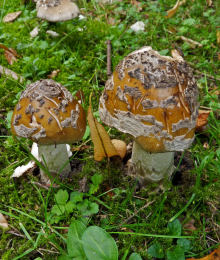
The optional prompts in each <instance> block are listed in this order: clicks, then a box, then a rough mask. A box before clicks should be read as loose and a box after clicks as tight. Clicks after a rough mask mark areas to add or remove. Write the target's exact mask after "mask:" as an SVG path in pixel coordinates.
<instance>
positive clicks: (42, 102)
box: [11, 79, 86, 144]
mask: <svg viewBox="0 0 220 260" xmlns="http://www.w3.org/2000/svg"><path fill="white" fill-rule="evenodd" d="M85 128H86V118H85V113H84V110H83V108H82V106H81V105H80V104H79V103H78V102H77V101H76V100H74V98H73V96H72V95H71V93H70V92H69V91H68V90H67V89H66V88H65V87H63V86H62V85H61V84H59V83H57V82H55V81H54V80H51V79H44V80H39V81H37V82H35V83H32V84H30V85H28V86H27V88H26V89H25V90H24V92H23V93H22V94H21V97H20V100H19V102H18V104H17V105H16V107H15V109H14V112H13V115H12V124H11V129H12V133H13V134H15V135H17V136H19V137H26V138H29V139H31V140H33V141H34V142H36V143H39V144H54V143H56V144H62V143H72V142H74V141H78V140H80V139H81V138H82V137H83V134H84V132H85Z"/></svg>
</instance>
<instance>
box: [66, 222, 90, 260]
mask: <svg viewBox="0 0 220 260" xmlns="http://www.w3.org/2000/svg"><path fill="white" fill-rule="evenodd" d="M85 230H86V226H85V225H84V224H83V223H82V222H81V221H79V220H75V221H74V222H72V223H71V225H70V227H69V230H68V237H67V252H68V255H69V256H70V257H71V258H74V260H76V259H77V260H83V259H86V256H85V253H84V250H83V246H82V240H81V239H82V234H83V232H84V231H85Z"/></svg>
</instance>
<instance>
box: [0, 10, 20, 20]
mask: <svg viewBox="0 0 220 260" xmlns="http://www.w3.org/2000/svg"><path fill="white" fill-rule="evenodd" d="M21 13H22V11H17V12H14V13H8V14H6V16H4V18H3V22H4V23H9V22H13V21H14V20H15V19H17V18H18V17H19V16H20V15H21Z"/></svg>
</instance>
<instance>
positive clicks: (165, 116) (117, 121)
mask: <svg viewBox="0 0 220 260" xmlns="http://www.w3.org/2000/svg"><path fill="white" fill-rule="evenodd" d="M197 98H198V90H197V85H196V82H195V79H194V77H193V74H192V70H191V68H190V67H189V66H188V64H187V63H186V62H185V61H184V59H183V58H182V56H180V55H179V54H176V55H175V57H168V56H162V55H160V54H159V53H158V52H157V51H154V50H153V49H152V48H151V47H143V48H141V49H140V50H137V51H134V52H132V53H131V54H129V55H128V56H127V57H125V58H124V59H123V60H122V61H121V62H120V63H119V64H118V66H117V67H116V70H115V71H114V73H113V75H112V76H111V77H110V78H109V80H108V81H107V82H106V85H105V89H104V92H103V94H102V96H101V98H100V105H99V114H100V118H101V120H102V121H103V122H104V123H105V124H107V125H108V126H110V127H115V128H116V129H118V130H119V131H121V132H124V133H128V134H130V135H132V136H133V138H134V143H133V150H132V164H133V166H134V172H135V174H136V176H137V177H138V178H139V179H140V180H141V181H146V180H148V181H160V180H161V179H163V178H164V177H165V176H170V175H171V174H172V172H173V170H174V152H175V151H184V150H185V149H187V148H188V147H189V146H190V145H191V144H192V142H193V140H194V131H195V124H196V119H197V114H198V103H197Z"/></svg>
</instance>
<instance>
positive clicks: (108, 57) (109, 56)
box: [106, 40, 112, 77]
mask: <svg viewBox="0 0 220 260" xmlns="http://www.w3.org/2000/svg"><path fill="white" fill-rule="evenodd" d="M106 44H107V75H108V77H110V76H111V75H112V69H111V66H112V60H111V52H112V46H111V41H110V40H107V41H106Z"/></svg>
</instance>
